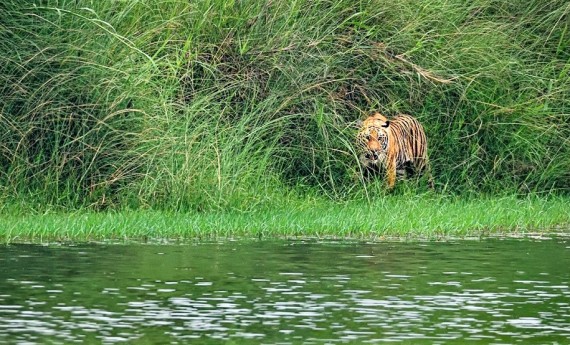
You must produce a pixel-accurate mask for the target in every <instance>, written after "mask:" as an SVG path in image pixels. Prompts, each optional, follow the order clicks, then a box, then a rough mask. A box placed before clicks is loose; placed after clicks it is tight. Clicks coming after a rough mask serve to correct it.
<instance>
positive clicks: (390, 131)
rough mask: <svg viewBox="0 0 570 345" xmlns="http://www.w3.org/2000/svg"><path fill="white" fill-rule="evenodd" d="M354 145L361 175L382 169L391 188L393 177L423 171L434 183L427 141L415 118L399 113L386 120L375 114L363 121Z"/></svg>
mask: <svg viewBox="0 0 570 345" xmlns="http://www.w3.org/2000/svg"><path fill="white" fill-rule="evenodd" d="M357 142H358V146H359V149H360V151H361V154H360V163H361V164H362V167H363V170H364V172H365V173H370V172H380V171H381V170H384V171H385V172H386V179H387V183H388V187H389V188H392V187H394V184H395V182H396V176H398V177H403V176H404V175H421V174H423V172H424V171H425V170H426V169H427V172H428V174H429V181H430V185H432V184H433V182H432V178H431V174H430V172H429V162H428V155H427V138H426V135H425V132H424V128H423V127H422V125H421V124H420V123H419V122H418V120H416V119H415V118H414V117H412V116H410V115H403V114H401V115H398V116H395V117H394V118H392V119H391V120H389V119H387V118H386V117H385V116H383V115H382V114H380V113H378V112H377V113H375V114H373V115H372V116H370V117H368V118H367V119H366V120H364V121H363V122H362V126H361V127H360V130H359V132H358V134H357Z"/></svg>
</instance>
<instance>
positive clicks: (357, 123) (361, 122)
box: [353, 120, 364, 129]
mask: <svg viewBox="0 0 570 345" xmlns="http://www.w3.org/2000/svg"><path fill="white" fill-rule="evenodd" d="M363 123H364V121H362V120H356V121H355V122H353V127H354V128H356V129H360V128H361V127H362V124H363Z"/></svg>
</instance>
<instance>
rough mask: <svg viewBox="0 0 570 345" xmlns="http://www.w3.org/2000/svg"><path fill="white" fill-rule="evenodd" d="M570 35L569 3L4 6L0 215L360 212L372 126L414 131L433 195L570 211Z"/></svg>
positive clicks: (136, 0)
mask: <svg viewBox="0 0 570 345" xmlns="http://www.w3.org/2000/svg"><path fill="white" fill-rule="evenodd" d="M569 26H570V4H569V3H568V2H567V1H562V0H559V1H557V0H546V1H544V0H515V1H507V0H475V1H462V0H452V1H449V0H446V1H439V0H435V1H434V0H401V1H391V0H368V1H364V0H363V1H355V0H337V1H312V0H297V1H291V0H286V1H285V0H276V1H239V0H233V1H232V0H197V1H186V0H185V1H183V0H159V1H155V0H148V1H145V0H143V1H141V0H123V1H93V0H35V1H34V0H29V1H20V0H4V1H2V2H1V3H0V201H2V200H4V202H15V201H16V202H22V203H28V204H35V205H59V206H63V207H71V208H74V207H85V206H90V207H94V208H102V207H104V208H106V207H117V206H119V205H121V206H126V207H140V206H150V207H164V208H173V209H181V208H182V209H184V208H193V209H199V210H200V209H227V208H237V209H248V208H251V207H254V206H256V205H263V204H266V203H268V202H269V203H272V202H279V200H281V198H283V197H287V196H288V195H296V196H298V195H305V196H306V197H309V196H311V195H321V194H322V195H326V196H327V197H330V198H334V199H342V200H347V199H353V198H361V197H363V196H365V195H369V193H370V192H371V190H372V189H374V188H376V189H378V190H381V184H380V183H377V184H374V183H372V184H370V183H368V184H367V183H364V182H363V181H361V180H360V179H359V178H358V176H359V167H358V162H357V158H356V154H355V152H354V148H353V141H354V139H353V138H354V134H355V130H354V129H353V126H352V124H353V123H354V122H355V121H356V120H357V119H359V118H362V117H364V116H365V115H366V113H368V112H369V111H372V110H380V111H381V112H383V113H385V114H387V115H394V114H397V113H399V112H405V113H409V114H413V115H415V116H416V117H418V118H419V119H420V121H421V122H422V123H423V124H424V126H425V128H426V132H427V135H428V140H429V145H430V157H431V160H432V166H433V172H434V175H435V180H436V190H437V191H438V192H441V193H454V194H463V193H469V194H472V193H476V194H478V193H485V194H488V193H492V194H499V193H505V192H507V193H517V194H520V193H523V194H525V193H546V194H552V193H555V194H560V193H568V192H569V191H570V75H569V71H570V32H568V29H569ZM375 186H376V187H375ZM373 187H374V188H373ZM413 188H415V187H413ZM420 188H423V187H420ZM39 207H41V206H39Z"/></svg>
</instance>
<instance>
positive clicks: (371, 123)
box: [357, 112, 390, 167]
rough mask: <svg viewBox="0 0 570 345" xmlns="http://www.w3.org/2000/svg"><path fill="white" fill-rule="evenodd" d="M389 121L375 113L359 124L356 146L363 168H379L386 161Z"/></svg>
mask: <svg viewBox="0 0 570 345" xmlns="http://www.w3.org/2000/svg"><path fill="white" fill-rule="evenodd" d="M389 126H390V121H388V119H387V118H386V117H385V116H384V115H382V114H380V113H378V112H376V113H374V114H372V115H371V116H369V117H368V118H367V119H366V120H364V121H362V122H361V123H360V126H359V127H360V128H359V131H358V134H357V144H358V148H359V150H360V162H361V163H362V165H363V166H364V167H372V166H380V165H381V164H383V163H384V162H385V161H386V155H387V152H388V135H389V130H388V127H389Z"/></svg>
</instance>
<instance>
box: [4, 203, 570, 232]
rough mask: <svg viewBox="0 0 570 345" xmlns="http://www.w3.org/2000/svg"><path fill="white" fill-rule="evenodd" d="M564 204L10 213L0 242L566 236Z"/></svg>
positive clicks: (569, 222)
mask: <svg viewBox="0 0 570 345" xmlns="http://www.w3.org/2000/svg"><path fill="white" fill-rule="evenodd" d="M569 210H570V201H569V200H568V199H566V198H549V199H544V198H523V199H517V198H513V197H503V198H497V197H495V198H477V199H473V200H467V199H464V198H461V199H458V198H448V197H438V196H427V195H425V196H414V197H409V196H408V197H388V198H382V199H378V200H376V201H375V202H373V203H371V204H368V203H354V202H353V203H334V202H330V201H322V200H320V201H319V200H312V201H308V200H306V199H303V200H300V201H298V202H291V203H290V204H287V205H281V207H272V208H271V209H267V208H260V209H258V210H255V211H249V212H226V211H220V212H206V213H199V212H185V213H175V212H168V211H150V210H146V211H144V210H136V211H122V212H98V213H94V212H76V213H58V212H52V213H47V214H25V215H17V214H16V213H15V212H11V214H12V215H9V216H2V217H1V218H0V219H1V224H2V225H0V242H5V243H13V242H35V243H38V242H40V243H41V242H53V241H74V242H77V241H81V242H82V241H107V240H110V241H120V242H121V241H157V240H158V241H162V240H166V241H192V240H219V239H235V238H240V239H251V238H255V239H258V238H260V239H268V238H270V239H271V238H329V239H360V240H385V239H394V238H399V239H438V238H448V237H478V236H497V235H525V234H526V235H528V234H533V233H542V234H546V235H553V234H560V233H565V234H566V235H569V234H570V227H569V226H570V212H569Z"/></svg>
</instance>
